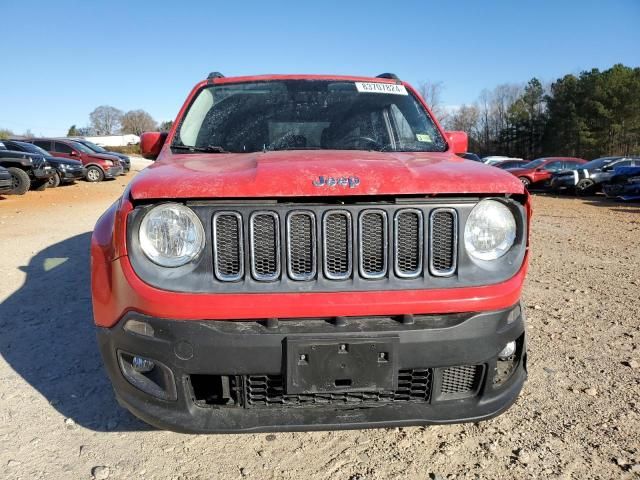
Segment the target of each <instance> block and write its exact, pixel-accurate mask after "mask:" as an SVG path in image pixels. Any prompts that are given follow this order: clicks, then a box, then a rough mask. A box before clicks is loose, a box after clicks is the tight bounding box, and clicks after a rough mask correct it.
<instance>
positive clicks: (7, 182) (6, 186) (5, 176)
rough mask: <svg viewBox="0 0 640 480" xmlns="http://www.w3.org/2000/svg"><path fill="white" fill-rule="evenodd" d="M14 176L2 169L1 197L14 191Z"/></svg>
mask: <svg viewBox="0 0 640 480" xmlns="http://www.w3.org/2000/svg"><path fill="white" fill-rule="evenodd" d="M12 178H13V177H12V176H11V173H10V172H9V170H7V169H6V168H4V167H0V195H2V194H3V193H9V192H11V190H12V189H13V182H12Z"/></svg>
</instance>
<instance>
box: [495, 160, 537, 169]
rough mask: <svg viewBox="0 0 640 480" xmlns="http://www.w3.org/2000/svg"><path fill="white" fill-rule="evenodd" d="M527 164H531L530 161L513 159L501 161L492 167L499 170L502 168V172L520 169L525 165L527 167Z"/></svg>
mask: <svg viewBox="0 0 640 480" xmlns="http://www.w3.org/2000/svg"><path fill="white" fill-rule="evenodd" d="M527 163H529V161H528V160H515V159H511V160H500V161H498V162H495V163H493V164H492V165H491V166H492V167H497V168H501V169H502V170H507V169H509V168H519V167H523V166H524V165H526V164H527Z"/></svg>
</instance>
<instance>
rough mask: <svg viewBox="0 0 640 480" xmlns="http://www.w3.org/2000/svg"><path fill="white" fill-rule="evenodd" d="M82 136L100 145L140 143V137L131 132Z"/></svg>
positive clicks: (120, 145)
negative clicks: (101, 135) (102, 135)
mask: <svg viewBox="0 0 640 480" xmlns="http://www.w3.org/2000/svg"><path fill="white" fill-rule="evenodd" d="M84 138H86V139H87V140H89V141H90V142H93V143H95V144H96V145H100V146H101V147H126V146H127V145H137V144H139V143H140V137H139V136H137V135H132V134H129V135H108V136H104V137H84Z"/></svg>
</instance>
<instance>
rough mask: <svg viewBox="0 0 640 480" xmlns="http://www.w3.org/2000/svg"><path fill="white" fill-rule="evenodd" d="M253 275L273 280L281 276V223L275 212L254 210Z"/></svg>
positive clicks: (251, 218)
mask: <svg viewBox="0 0 640 480" xmlns="http://www.w3.org/2000/svg"><path fill="white" fill-rule="evenodd" d="M249 223H250V227H249V228H250V231H251V275H253V278H255V279H256V280H262V281H271V280H276V279H277V278H278V277H279V276H280V225H279V219H278V215H277V214H276V213H275V212H254V213H252V214H251V217H250V221H249Z"/></svg>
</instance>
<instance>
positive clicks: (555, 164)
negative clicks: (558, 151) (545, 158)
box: [534, 160, 564, 183]
mask: <svg viewBox="0 0 640 480" xmlns="http://www.w3.org/2000/svg"><path fill="white" fill-rule="evenodd" d="M563 167H564V162H563V161H561V160H553V161H551V162H548V163H546V164H545V165H543V166H542V168H540V169H536V171H535V172H534V181H535V183H540V182H543V183H546V182H548V181H549V180H550V179H551V175H553V174H554V173H555V172H559V171H560V170H562V169H563Z"/></svg>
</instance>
